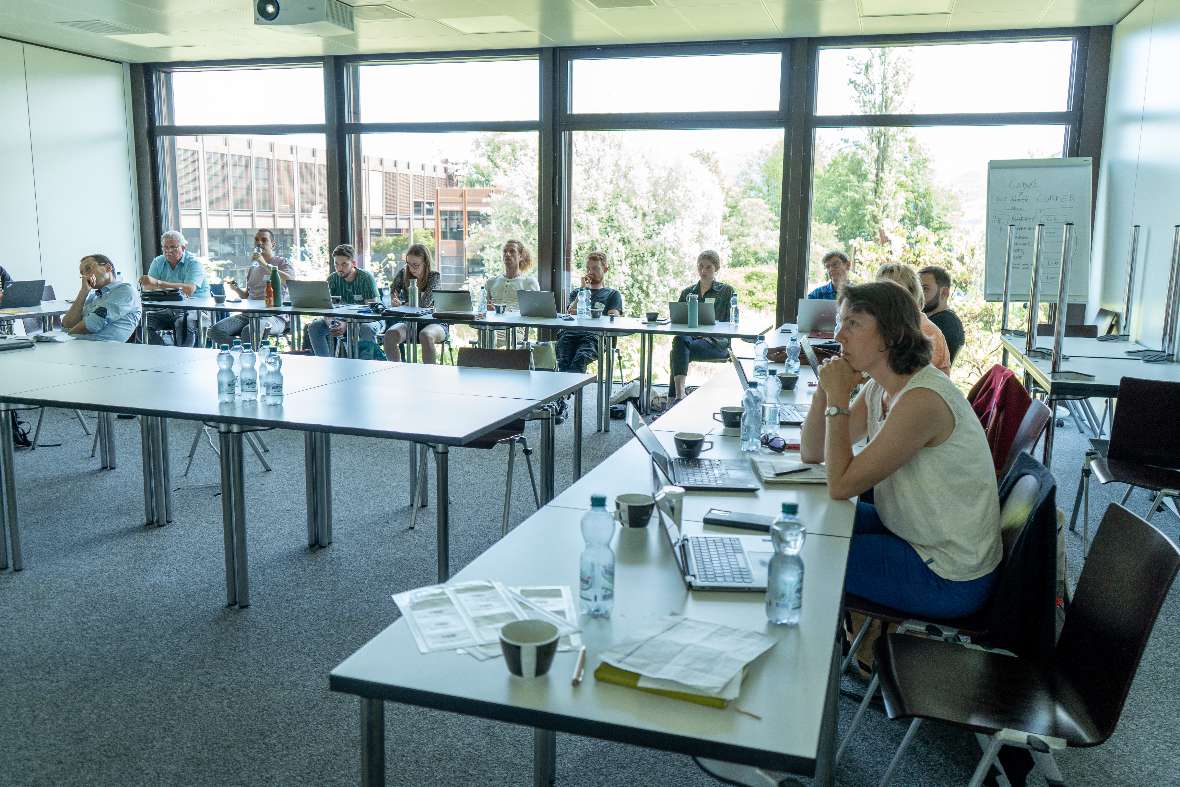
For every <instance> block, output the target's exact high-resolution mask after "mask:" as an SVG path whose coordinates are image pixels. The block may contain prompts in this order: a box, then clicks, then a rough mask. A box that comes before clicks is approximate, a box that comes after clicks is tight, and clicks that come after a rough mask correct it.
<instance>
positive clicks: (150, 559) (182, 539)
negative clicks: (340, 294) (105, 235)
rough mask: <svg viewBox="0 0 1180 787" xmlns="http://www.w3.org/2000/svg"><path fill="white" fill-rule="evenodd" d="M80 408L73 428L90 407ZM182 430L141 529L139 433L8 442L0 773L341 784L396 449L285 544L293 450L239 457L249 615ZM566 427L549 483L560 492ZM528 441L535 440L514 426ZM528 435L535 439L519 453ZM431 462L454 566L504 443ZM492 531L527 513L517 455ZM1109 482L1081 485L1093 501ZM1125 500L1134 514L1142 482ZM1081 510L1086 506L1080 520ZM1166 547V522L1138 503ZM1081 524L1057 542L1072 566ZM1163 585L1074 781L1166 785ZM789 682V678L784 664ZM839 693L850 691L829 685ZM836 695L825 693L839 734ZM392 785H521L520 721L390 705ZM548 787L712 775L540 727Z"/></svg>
mask: <svg viewBox="0 0 1180 787" xmlns="http://www.w3.org/2000/svg"><path fill="white" fill-rule="evenodd" d="M593 418H594V413H593V408H592V406H591V407H588V408H587V412H586V423H587V432H586V435H587V438H586V466H587V467H588V468H589V467H592V466H594V465H595V464H597V463H598V462H600V461H602V460H603V459H605V458H606V457H608V456H609V455H610V454H611V453H612V452H613V451H614V450H616V449H617V448H618V447H619V446H620V445H622V443H623V442H624V441H625V439H626V434H627V433H626V430H625V428H620V425H619V424H618V423H616V424H615V428H614V430H613V431H612V432H611V433H610V434H609V435H602V434H595V433H594V432H593V431H592V429H593V426H592V424H593ZM91 423H93V421H91ZM194 428H195V426H194V425H193V424H192V423H188V422H173V425H172V433H171V434H172V441H171V451H172V466H173V475H174V479H173V480H174V486H177V487H178V489H177V491H176V493H175V495H174V508H175V520H176V521H175V523H174V524H173V525H171V526H169V527H166V528H155V529H147V528H144V527H143V526H142V524H141V521H142V516H143V502H142V496H141V495H142V491H141V490H142V483H141V475H140V466H139V461H140V452H139V441H138V436H139V430H138V425H137V424H136V422H134V421H117V422H116V424H115V432H116V442H117V446H118V452H119V453H118V456H119V464H118V467H117V469H115V470H113V471H102V470H99V469H98V463H97V461H96V460H92V459H89V458H88V454H89V450H90V440H89V439H88V438H86V437H85V436H84V435H83V434H82V432H81V428H80V427H79V425H78V423H77V421H76V420H74V419H73V416H72V414H67V413H66V412H63V411H51V412H50V413H49V415H48V416H47V419H46V426H45V429H44V432H43V434H42V442H43V443H60V445H59V446H57V447H42V448H39V449H38V450H36V451H35V452H28V451H23V452H20V453H18V455H17V470H18V497H19V500H20V507H21V516H22V533H23V536H24V546H25V558H26V569H25V570H24V571H23V572H21V573H19V574H13V573H12V572H4V573H0V784H21V785H49V784H53V785H72V784H79V785H81V784H85V785H93V784H112V785H113V784H118V785H138V784H144V785H147V784H218V785H223V784H227V785H228V784H282V785H299V784H308V785H320V784H355V783H356V782H357V781H358V778H359V764H358V752H359V725H358V712H357V702H356V700H355V699H353V698H351V697H346V696H342V695H338V694H334V693H332V692H330V691H328V672H329V671H330V670H331V669H332V667H334V666H335V665H336V664H337V663H339V662H340V661H341V660H342V659H344V658H345V657H346V656H347V655H349V654H350V653H351V652H352V651H354V650H355V649H356V648H358V647H359V646H361V645H362V644H364V643H365V642H366V641H367V640H368V639H370V638H371V637H372V636H373V635H375V634H376V633H377V632H379V631H380V630H381V629H382V628H384V627H385V626H387V625H388V624H389V623H391V622H392V621H393V620H395V618H396V616H397V613H396V608H395V606H394V604H393V602H392V600H391V599H390V594H391V593H394V592H397V591H400V590H404V589H407V588H412V587H416V586H419V585H424V584H429V583H431V582H433V581H434V578H435V576H434V575H435V557H434V556H435V551H434V550H435V537H434V526H433V508H430V509H427V510H426V511H425V516H422V517H420V521H419V526H418V527H417V529H415V530H409V529H408V522H409V509H408V508H407V502H408V492H407V473H406V462H405V458H406V452H407V447H406V446H405V445H404V444H401V443H393V442H388V441H380V440H370V439H359V438H339V437H337V438H334V440H333V469H334V480H333V488H334V506H335V542H334V544H333V545H332V546H331V547H330V548H328V549H324V550H320V551H316V552H309V551H308V549H307V548H306V544H305V542H306V524H305V523H306V520H305V514H304V507H303V469H302V468H303V465H302V461H303V449H302V447H303V443H302V437H301V435H299V434H298V433H292V432H270V433H267V434H266V441H267V443H268V444H269V447H270V454H269V460H270V461H271V463H272V464H273V466H274V470H273V472H269V473H266V472H263V471H262V469H261V467H260V466H259V465H258V464H257V463H256V462H255V461H254V459H253V457H252V456H251V455H249V454H247V459H246V461H247V465H246V466H247V475H248V478H247V493H248V500H247V517H248V520H249V537H250V545H249V548H250V561H251V572H252V573H251V580H252V587H251V590H252V600H253V606H252V607H250V608H249V609H246V610H241V611H237V610H230V609H225V608H223V607H222V601H223V600H224V572H223V564H222V537H221V523H220V516H221V507H220V502H219V500H218V499H217V498H215V497H214V492H215V491H216V486H215V484H216V482H217V462H216V460H215V457H214V456H213V454H212V452H211V450H210V449H209V447H208V445H207V444H204V443H202V445H201V447H200V449H199V453H198V455H197V461H196V463H195V464H194V467H193V470H192V473H191V474H190V476H189V477H188V478H181V477H180V472H181V470H182V469H183V467H184V457H185V454H186V453H187V450H188V446H189V442H190V440H191V438H192V435H193V430H194ZM571 434H572V430H571V428H570V425H569V424H568V423H567V424H566V425H565V426H563V427H561V429H560V432H559V436H558V451H559V457H558V467H557V481H558V485H559V487H561V486H564V485H565V484H568V483H569V479H570V463H569V457H568V450H569V446H570V440H571ZM1059 434H1060V435H1061V437H1060V439H1059V442H1058V446H1059V447H1058V450H1057V455H1056V460H1055V462H1054V469H1055V470H1056V472H1057V477H1058V479H1059V483H1060V489H1059V495H1058V504H1059V506H1062V507H1066V508H1068V505H1069V504H1070V503H1072V500H1073V491H1074V489H1076V483H1077V468H1078V467H1079V463H1080V459H1081V452H1082V450H1083V449H1084V440H1083V439H1082V438H1081V437H1080V436H1079V435H1078V434H1077V432H1076V431H1075V430H1073V429H1072V428H1070V427H1067V428H1065V429H1063V430H1060V431H1059ZM535 437H536V436H535V435H534V438H535ZM535 443H536V441H535V439H534V444H535ZM505 450H506V449H503V448H500V449H497V450H496V451H492V452H487V451H474V450H469V451H456V452H455V453H453V454H452V459H451V468H452V470H451V472H452V490H453V492H452V497H453V502H452V523H453V524H452V547H451V549H452V565H453V566H454V567H458V566H461V565H464V564H466V563H467V562H469V561H470V560H472V559H473V558H474V557H476V556H477V555H478V554H480V553H481V552H483V551H484V550H486V549H487V548H488V547H490V546H491V545H492V544H493V543H494V541H495V539H496V536H497V534H498V532H499V518H500V506H501V503H502V499H503V498H502V497H501V489H502V488H503V474H504V452H505ZM518 467H520V469H521V470H522V472H519V473H518V474H517V483H516V484H515V489H514V500H515V504H514V507H513V512H512V513H513V522H519V521H521V520H522V519H524V518H525V517H527V516H528V515H529V514H530V513H531V511H532V504H531V498H530V495H529V493H528V491H527V485H526V484H527V480H526V479H527V475H526V474H525V473H524V472H523V467H521V466H520V465H518ZM1121 493H1122V490H1121V489H1110V490H1101V489H1096V490H1095V493H1094V495H1093V500H1094V507H1095V510H1097V511H1100V510H1102V508H1104V507H1105V504H1106V503H1107V502H1108V501H1109V500H1110V499H1111V498H1112V497H1115V498H1117V496H1119V495H1121ZM1131 505H1132V507H1134V508H1136V510H1139V511H1142V510H1143V509H1144V508H1146V505H1147V499H1146V497H1145V496H1144V495H1143V494H1142V493H1140V494H1137V495H1136V496H1135V497H1133V498H1132V501H1131ZM1095 516H1097V515H1095ZM1155 523H1156V524H1157V526H1159V527H1161V528H1162V529H1164V531H1165V532H1167V533H1168V534H1169V536H1171V537H1172V538H1176V537H1177V530H1178V527H1177V526H1178V522H1177V519H1176V518H1175V517H1174V516H1173V515H1172V514H1171V513H1170V512H1166V513H1163V514H1159V515H1157V517H1156V519H1155ZM1079 542H1080V539H1079V538H1077V537H1076V536H1072V535H1070V536H1068V537H1067V545H1068V550H1069V558H1070V573H1071V579H1072V580H1076V574H1077V568H1076V567H1077V566H1078V565H1080V563H1079V557H1080V546H1079ZM1178 623H1180V593H1175V592H1173V593H1172V595H1171V597H1170V598H1169V599H1168V602H1167V603H1166V605H1165V607H1164V610H1163V613H1162V616H1161V618H1160V622H1159V624H1158V625H1157V626H1156V630H1155V634H1154V636H1153V637H1152V640H1151V643H1150V645H1149V647H1148V649H1147V652H1146V654H1145V655H1144V659H1143V665H1142V667H1141V669H1140V671H1139V676H1138V678H1137V680H1136V681H1135V684H1134V687H1133V689H1132V691H1131V695H1130V698H1129V700H1128V702H1127V708H1126V711H1125V713H1124V715H1123V719H1122V723H1121V725H1120V727H1119V729H1118V731H1117V732H1116V733H1115V735H1114V737H1113V738H1112V739H1111V740H1110V741H1109V742H1108V743H1107V744H1106V745H1104V746H1102V747H1100V748H1097V749H1091V750H1079V751H1071V752H1067V753H1066V754H1065V755H1064V756H1063V757H1061V758H1060V763H1061V766H1062V769H1063V771H1064V773H1065V775H1066V778H1067V781H1068V783H1069V784H1071V785H1111V784H1127V785H1130V784H1138V785H1155V784H1177V783H1180V765H1178V764H1177V763H1178V762H1180V757H1178V756H1177V755H1180V724H1178V721H1180V691H1177V688H1176V682H1175V680H1174V670H1175V667H1176V654H1177V653H1178V652H1180V626H1178ZM783 679H784V680H790V679H791V678H790V676H789V675H785V676H783ZM844 688H845V689H846V690H847V691H849V692H860V691H863V688H864V686H863V683H861V682H860V681H859V680H857V679H855V678H845V680H844ZM853 710H854V702H853V701H852V700H851V699H848V698H847V697H844V698H842V700H841V704H840V715H841V719H840V722H841V728H842V729H843V728H846V727H847V725H848V723H849V720H850V718H851V715H852V712H853ZM387 728H388V733H387V745H388V752H387V757H388V768H389V780H390V782H391V783H393V784H399V785H442V784H494V785H501V784H504V785H509V784H511V785H516V784H526V783H528V782H529V780H530V779H531V744H532V735H531V732H530V731H529V730H528V729H525V728H520V727H513V726H509V725H505V724H498V723H492V722H484V721H479V720H474V719H470V718H466V717H462V716H456V715H451V714H446V713H441V712H434V711H427V710H421V709H416V708H409V707H403V706H395V705H391V706H389V707H388V709H387ZM903 732H904V725H902V724H900V723H897V724H894V723H890V722H889V721H887V720H886V719H885V718H884V716H883V715H882V714H881V713H880V711H873V712H872V713H870V714H869V716H868V717H867V719H866V721H865V723H864V724H863V726H862V731H861V732H860V733H859V734H858V736H857V740H856V741H855V742H854V744H853V746H852V748H851V749H850V752H849V754H848V755H847V756H846V759H845V762H844V763H843V764H842V766H841V768H840V771H839V774H838V777H839V781H840V783H842V784H848V785H870V784H875V783H876V781H877V779H878V778H879V775H880V773H881V772H882V770H883V768H884V767H885V764H886V763H887V762H888V760H889V758H890V757H891V756H892V753H893V751H894V749H895V748H896V746H897V744H898V743H899V741H900V739H901V736H902V734H903ZM977 757H978V749H977V748H976V746H975V743H974V740H973V739H972V738H971V737H970V736H968V735H966V734H964V733H960V732H956V731H952V730H946V729H938V728H937V727H935V726H933V725H930V726H928V727H927V728H925V729H923V731H922V732H921V733H920V734H919V736H918V738H917V740H916V742H915V744H914V746H913V747H912V749H911V751H910V754H909V755H908V756H907V757H906V759H905V761H904V762H903V764H902V766H901V769H900V771H899V772H898V775H897V780H896V783H897V784H905V785H946V784H962V783H965V782H966V781H967V779H968V778H969V775H970V772H971V769H972V767H973V765H974V763H975V761H976V759H977ZM557 767H558V779H559V783H560V784H566V785H672V784H675V785H710V784H715V783H716V782H714V781H713V780H711V779H710V778H709V777H707V776H705V775H704V774H702V773H701V772H700V771H698V770H697V769H696V767H695V766H694V764H693V762H692V761H691V760H690V759H689V758H687V757H683V756H678V755H671V754H665V753H661V752H656V751H651V750H647V749H642V748H638V747H634V746H627V745H622V744H614V743H604V742H601V741H594V740H586V739H581V738H576V737H572V736H568V735H559V736H558V759H557Z"/></svg>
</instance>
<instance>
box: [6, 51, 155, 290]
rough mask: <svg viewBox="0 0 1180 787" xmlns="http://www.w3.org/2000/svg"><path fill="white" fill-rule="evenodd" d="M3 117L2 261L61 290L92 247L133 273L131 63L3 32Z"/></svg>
mask: <svg viewBox="0 0 1180 787" xmlns="http://www.w3.org/2000/svg"><path fill="white" fill-rule="evenodd" d="M0 116H3V117H4V119H5V122H4V123H2V124H0V151H2V153H3V154H2V156H0V167H2V169H0V173H2V177H0V210H3V213H0V215H3V216H4V224H5V232H3V233H0V251H2V252H3V253H4V257H3V258H2V259H3V261H2V262H0V264H3V265H4V266H5V267H6V268H8V269H9V271H10V272H11V273H12V274H13V276H16V277H18V278H44V279H45V280H46V283H48V284H52V285H53V287H54V289H55V290H56V291H57V295H58V297H71V296H72V295H73V294H74V293H75V292H76V291H77V288H78V260H79V259H81V257H82V256H84V255H86V254H89V253H94V252H99V253H102V254H106V255H107V256H108V257H110V258H111V259H112V260H113V261H114V262H115V265H116V267H117V268H118V269H119V270H120V272H121V273H122V274H123V276H124V278H125V279H128V280H134V279H135V278H136V277H138V275H139V273H140V267H141V263H140V260H139V253H138V233H139V227H138V222H139V214H138V210H137V195H136V183H135V156H134V152H133V151H134V147H133V143H132V138H131V128H132V125H131V115H130V82H129V78H128V73H127V66H126V65H124V64H120V63H112V62H109V61H106V60H98V59H95V58H90V57H83V56H81V55H73V54H68V53H65V52H59V51H56V50H53V49H46V48H43V47H37V46H31V45H27V44H18V43H13V42H10V41H2V40H0ZM10 120H13V122H8V121H10ZM9 153H11V154H12V155H9ZM9 262H11V263H12V265H11V266H10V265H9Z"/></svg>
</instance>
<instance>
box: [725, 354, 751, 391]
mask: <svg viewBox="0 0 1180 787" xmlns="http://www.w3.org/2000/svg"><path fill="white" fill-rule="evenodd" d="M729 360H731V361H733V368H734V369H737V376H738V382H739V383H741V384H742V390H743V391H744V390H746V389H747V388H749V387H750V378H749V377H746V368H745V367H744V366H742V362H741V361H740V360H738V357H737V356H736V355H734V354H733V353H732V352H730V354H729Z"/></svg>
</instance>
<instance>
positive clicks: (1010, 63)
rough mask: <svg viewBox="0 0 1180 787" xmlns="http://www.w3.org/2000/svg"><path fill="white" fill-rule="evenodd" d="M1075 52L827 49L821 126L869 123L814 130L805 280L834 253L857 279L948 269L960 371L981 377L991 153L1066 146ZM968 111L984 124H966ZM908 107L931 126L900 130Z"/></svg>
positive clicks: (1001, 46)
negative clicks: (828, 119)
mask: <svg viewBox="0 0 1180 787" xmlns="http://www.w3.org/2000/svg"><path fill="white" fill-rule="evenodd" d="M1073 58H1074V42H1073V41H1072V40H1061V41H1032V42H1019V43H976V44H947V45H928V46H907V47H877V48H860V49H826V50H821V51H820V53H819V63H818V65H819V71H818V75H819V81H818V90H817V95H816V106H817V111H818V113H819V117H817V122H818V123H819V124H820V125H821V126H822V125H823V116H824V115H837V116H842V117H843V118H850V116H864V118H865V121H864V124H863V125H851V123H852V122H853V121H850V120H845V121H844V122H846V123H849V125H845V126H842V127H821V128H818V129H817V130H816V132H815V137H814V147H813V161H814V169H813V177H812V184H811V190H812V203H811V206H812V209H811V226H810V249H809V255H808V256H809V270H808V273H809V276H808V285H807V286H808V288H809V289H810V288H811V287H815V286H817V285H819V284H821V283H822V282H823V280H824V271H823V268H822V267H821V265H820V260H821V258H822V256H823V254H824V253H826V252H827V251H829V250H832V249H839V250H841V251H844V252H846V253H847V254H848V255H849V256H850V257H851V258H852V260H853V279H854V280H857V281H866V280H871V279H872V277H873V274H874V271H875V270H876V268H877V266H878V265H880V264H881V263H883V262H885V261H900V262H904V263H907V264H909V265H911V266H913V267H914V268H916V269H917V268H922V267H924V266H927V265H937V266H940V267H943V268H945V269H947V271H948V272H949V273H950V274H951V278H952V279H953V281H954V293H953V295H952V298H951V301H952V302H951V304H950V305H951V307H952V308H953V309H954V310H955V311H956V312H958V314H959V316H960V318H962V320H963V323H964V326H965V328H966V333H967V342H966V345H965V346H964V348H963V350H962V351H961V352H960V354H959V356H958V358H957V359H956V361H955V366H954V377H955V379H956V380H957V381H958V382H960V383H961V384H963V385H968V384H970V383H971V382H973V381H974V380H975V379H977V378H978V376H979V375H980V374H982V373H983V372H984V371H985V370H986V368H987V367H988V366H990V364H991V363H992V362H993V358H992V353H993V351H994V349H995V336H996V332H997V329H998V324H997V315H998V309H997V307H996V305H995V304H988V303H985V302H984V300H983V260H984V245H983V244H984V223H985V219H986V195H987V166H988V161H991V160H994V159H1019V158H1045V157H1056V156H1062V155H1064V154H1065V153H1066V152H1067V150H1068V144H1069V129H1070V125H1069V122H1068V119H1069V116H1068V115H1067V113H1066V110H1068V109H1069V107H1070V78H1071V73H1072V63H1073ZM1027 112H1035V113H1038V114H1041V116H1042V117H1043V116H1044V115H1045V114H1050V116H1052V115H1051V113H1059V116H1061V117H1062V122H1061V123H1058V124H1046V123H1044V122H1043V121H1042V122H1040V123H1036V122H1029V121H1028V120H1026V119H1025V118H1022V117H1021V113H1027ZM963 113H967V114H977V115H978V116H979V121H978V123H979V125H962V123H963V119H962V117H961V115H962V114H963ZM944 114H955V115H956V117H955V119H954V120H951V121H943V120H942V119H941V118H940V115H944ZM907 116H908V117H910V118H912V117H913V116H920V117H919V121H920V122H922V125H903V124H902V123H901V121H902V120H903V119H905V118H906V117H907ZM895 119H896V120H897V121H898V122H897V124H892V123H889V121H890V120H895ZM883 123H885V124H883Z"/></svg>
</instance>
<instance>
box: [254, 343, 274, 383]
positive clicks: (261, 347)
mask: <svg viewBox="0 0 1180 787" xmlns="http://www.w3.org/2000/svg"><path fill="white" fill-rule="evenodd" d="M272 352H273V350H272V349H271V346H270V339H267V340H266V341H264V342H260V343H259V344H258V376H259V377H262V376H263V374H264V373H263V371H262V370H263V369H265V368H266V359H267V358H268V357H269V356H270V354H271V353H272Z"/></svg>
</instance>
